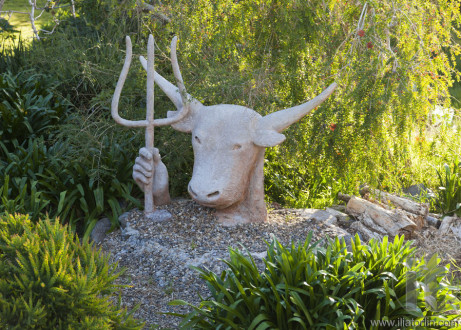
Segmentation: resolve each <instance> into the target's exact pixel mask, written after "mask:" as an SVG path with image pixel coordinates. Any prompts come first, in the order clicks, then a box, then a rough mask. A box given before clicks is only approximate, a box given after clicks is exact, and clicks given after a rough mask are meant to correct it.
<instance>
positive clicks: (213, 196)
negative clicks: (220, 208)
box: [187, 183, 221, 207]
mask: <svg viewBox="0 0 461 330" xmlns="http://www.w3.org/2000/svg"><path fill="white" fill-rule="evenodd" d="M187 190H188V191H189V194H190V195H191V196H192V198H193V199H194V200H196V201H197V202H198V203H200V204H203V205H207V206H211V207H214V206H216V203H217V202H218V201H219V198H220V195H221V192H220V191H219V190H214V189H201V188H199V187H192V185H191V184H190V183H189V185H188V187H187Z"/></svg>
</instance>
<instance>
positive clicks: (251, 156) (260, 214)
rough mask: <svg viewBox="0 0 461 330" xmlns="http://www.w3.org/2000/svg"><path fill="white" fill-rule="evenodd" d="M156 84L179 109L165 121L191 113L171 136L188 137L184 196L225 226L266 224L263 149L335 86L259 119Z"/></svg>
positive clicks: (163, 81) (281, 137)
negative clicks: (190, 157) (189, 163)
mask: <svg viewBox="0 0 461 330" xmlns="http://www.w3.org/2000/svg"><path fill="white" fill-rule="evenodd" d="M140 60H141V63H142V65H143V67H144V69H146V70H147V61H146V60H145V59H144V57H142V56H141V57H140ZM176 68H177V66H176ZM178 70H179V69H178ZM175 75H176V73H175ZM154 80H155V82H156V83H157V85H158V86H159V87H160V88H161V89H162V91H163V92H164V93H165V94H166V95H167V96H168V98H169V99H170V100H171V101H172V102H173V103H174V105H175V106H176V108H177V111H169V112H168V114H167V117H168V118H178V115H180V114H182V113H184V107H188V108H189V111H188V112H187V114H186V115H185V116H184V117H183V118H181V120H179V121H175V122H174V123H173V124H172V127H173V128H174V129H175V130H178V131H180V132H185V133H191V134H192V146H193V149H194V169H193V174H192V179H191V181H190V182H189V185H188V191H189V194H190V195H191V197H192V198H193V199H194V200H195V201H197V202H198V203H199V204H202V205H205V206H208V207H213V208H216V209H217V215H218V218H219V221H220V222H221V223H223V224H224V225H235V224H240V223H247V222H263V221H265V220H266V218H267V210H266V205H265V202H264V173H263V166H264V152H265V148H267V147H273V146H276V145H278V144H280V143H282V142H283V141H284V140H285V135H283V134H282V133H281V132H282V131H283V130H284V129H286V128H287V127H289V126H290V125H291V124H293V123H295V122H297V121H299V120H300V119H301V118H303V117H304V116H306V115H307V114H308V113H309V112H310V111H311V110H312V109H314V108H316V107H317V106H318V105H320V104H321V103H322V102H323V101H325V100H326V99H327V98H328V97H329V96H330V95H331V94H332V93H333V91H334V90H335V88H336V86H337V85H336V83H333V84H331V85H330V86H329V87H328V88H327V89H325V90H324V91H323V92H322V93H321V94H320V95H318V96H317V97H315V98H314V99H312V100H310V101H309V102H307V103H304V104H301V105H298V106H295V107H292V108H289V109H284V110H280V111H277V112H275V113H271V114H269V115H267V116H264V117H263V116H261V115H260V114H258V113H257V112H255V111H254V110H252V109H249V108H246V107H243V106H239V105H229V104H218V105H212V106H205V105H203V104H202V103H200V102H199V101H198V100H197V99H195V98H193V97H191V96H190V95H189V94H185V89H184V87H183V86H181V88H179V89H178V88H177V87H176V86H174V85H173V84H171V83H170V82H168V81H167V80H166V79H165V78H163V77H162V76H161V75H159V74H158V73H157V72H155V74H154ZM185 100H187V101H186V102H187V104H186V103H185Z"/></svg>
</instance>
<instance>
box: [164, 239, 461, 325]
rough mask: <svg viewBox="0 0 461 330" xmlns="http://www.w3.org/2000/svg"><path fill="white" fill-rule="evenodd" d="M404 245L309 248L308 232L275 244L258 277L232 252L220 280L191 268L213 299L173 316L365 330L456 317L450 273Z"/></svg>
mask: <svg viewBox="0 0 461 330" xmlns="http://www.w3.org/2000/svg"><path fill="white" fill-rule="evenodd" d="M403 239H404V237H403V236H402V237H396V238H395V240H394V242H393V243H388V241H387V237H385V238H384V239H383V242H381V243H380V242H377V241H371V242H370V243H369V245H363V244H362V243H361V242H360V239H359V238H358V236H356V237H355V241H354V240H351V245H352V247H351V251H348V250H347V249H346V243H345V241H344V240H342V241H341V242H340V241H339V240H338V239H336V240H335V241H328V243H327V244H325V245H323V246H322V245H320V244H318V243H315V244H314V243H312V234H310V235H309V236H308V237H307V239H306V241H305V242H304V244H299V245H295V244H292V245H291V246H290V247H284V246H282V245H281V244H280V243H279V242H278V241H277V240H276V239H275V238H274V239H273V241H272V242H271V243H270V244H269V243H267V244H268V252H267V258H266V259H265V260H264V270H263V271H262V272H260V271H259V270H258V267H257V265H256V263H255V261H254V260H253V258H252V257H251V256H250V257H249V258H248V257H247V256H246V255H244V254H243V253H242V252H240V251H239V250H238V249H235V250H234V249H230V260H228V261H224V262H225V263H226V264H227V265H228V266H229V269H228V270H226V271H224V272H222V273H221V275H216V274H214V273H213V272H210V271H208V270H202V269H198V268H196V269H197V270H198V271H199V272H200V274H201V277H202V278H203V279H204V280H205V281H206V282H207V284H208V287H209V289H210V291H211V297H210V298H208V299H203V298H201V303H200V304H199V305H198V306H193V305H191V304H189V303H187V302H185V301H181V300H177V301H173V302H172V303H171V304H172V305H189V306H191V307H192V308H193V312H191V313H189V314H185V315H183V314H173V315H177V316H180V317H182V318H183V322H182V324H181V326H182V327H183V328H197V329H215V328H226V329H230V328H234V329H235V328H238V329H268V328H271V329H272V328H279V329H306V328H309V329H356V328H361V329H370V328H372V327H371V322H370V321H372V320H398V319H405V320H422V319H423V318H425V319H426V320H435V319H438V320H448V319H453V318H456V317H458V318H459V316H456V315H446V314H447V312H449V311H453V308H454V310H457V309H459V307H461V303H460V301H459V300H458V299H457V298H456V297H455V296H454V292H453V290H454V288H453V287H450V286H449V285H448V281H447V279H446V275H447V273H448V267H440V266H439V262H440V260H439V259H437V256H433V257H432V258H430V259H429V260H425V259H424V258H421V259H414V257H415V255H414V252H415V248H410V244H411V243H410V242H407V243H405V244H404V243H403ZM412 284H416V286H415V287H414V288H412V287H411V285H412ZM428 288H430V292H432V293H433V294H432V296H431V298H434V299H433V300H431V299H429V298H428V294H427V293H426V294H425V290H426V291H427V290H428ZM457 289H459V287H458V288H457ZM408 302H409V303H408ZM411 302H414V304H411ZM406 303H407V304H406Z"/></svg>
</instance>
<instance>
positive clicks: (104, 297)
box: [0, 215, 142, 329]
mask: <svg viewBox="0 0 461 330" xmlns="http://www.w3.org/2000/svg"><path fill="white" fill-rule="evenodd" d="M0 228H1V230H0V256H1V257H0V327H1V328H7V329H25V328H41V329H140V328H141V327H142V324H141V323H140V322H139V321H137V320H135V319H133V318H132V317H131V313H127V311H126V310H121V309H120V306H114V305H113V304H111V303H110V301H109V298H110V296H111V295H112V294H114V293H115V292H116V291H117V289H118V286H117V285H115V284H114V280H115V279H117V277H119V276H120V273H118V272H116V267H117V266H116V264H109V258H108V257H107V256H104V255H103V254H102V253H101V251H95V249H94V248H93V246H92V245H90V244H88V243H87V242H80V241H79V239H78V237H76V236H75V235H74V234H73V233H72V231H71V230H70V229H69V227H61V225H60V224H59V221H52V220H50V219H48V218H47V219H45V220H43V221H39V222H38V223H36V224H34V223H32V222H31V221H30V220H29V218H28V217H27V216H22V215H14V216H13V215H4V216H1V217H0Z"/></svg>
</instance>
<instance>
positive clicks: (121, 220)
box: [118, 211, 132, 228]
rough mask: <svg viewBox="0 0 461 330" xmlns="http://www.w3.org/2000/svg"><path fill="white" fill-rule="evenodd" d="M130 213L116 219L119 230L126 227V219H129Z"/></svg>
mask: <svg viewBox="0 0 461 330" xmlns="http://www.w3.org/2000/svg"><path fill="white" fill-rule="evenodd" d="M131 212H132V211H128V212H125V213H123V214H122V215H120V216H119V217H118V222H119V223H120V227H121V228H125V227H126V224H127V221H128V218H129V217H130V214H131Z"/></svg>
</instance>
